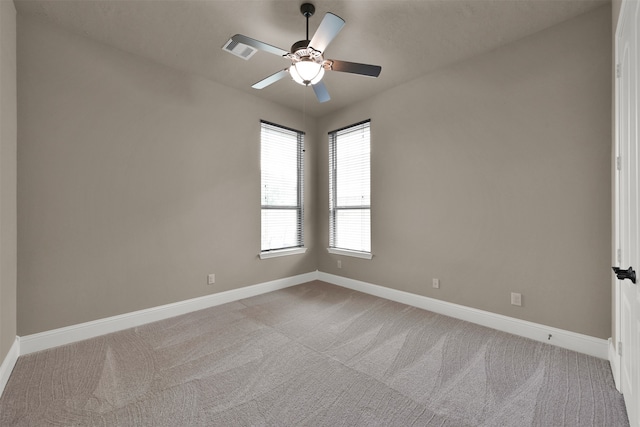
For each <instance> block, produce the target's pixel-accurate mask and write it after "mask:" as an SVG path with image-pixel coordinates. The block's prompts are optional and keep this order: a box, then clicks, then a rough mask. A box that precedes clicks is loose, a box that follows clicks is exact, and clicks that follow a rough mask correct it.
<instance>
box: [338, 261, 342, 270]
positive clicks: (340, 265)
mask: <svg viewBox="0 0 640 427" xmlns="http://www.w3.org/2000/svg"><path fill="white" fill-rule="evenodd" d="M338 268H342V260H341V259H339V260H338Z"/></svg>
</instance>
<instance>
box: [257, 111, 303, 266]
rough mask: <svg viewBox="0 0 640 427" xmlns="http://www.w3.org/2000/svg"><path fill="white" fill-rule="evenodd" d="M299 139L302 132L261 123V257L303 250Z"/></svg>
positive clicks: (300, 149) (301, 168) (301, 172)
mask: <svg viewBox="0 0 640 427" xmlns="http://www.w3.org/2000/svg"><path fill="white" fill-rule="evenodd" d="M303 137H304V134H303V133H302V132H299V131H296V130H293V129H288V128H285V127H282V126H278V125H274V124H272V123H267V122H265V121H261V131H260V172H261V183H262V191H261V197H260V198H261V206H262V214H261V216H262V238H261V247H260V249H261V253H260V257H261V258H269V257H271V256H280V255H288V254H291V253H303V252H304V251H305V249H304V248H302V246H303V245H304V240H303V208H302V207H303V194H302V193H303V191H302V190H303V182H302V179H303V164H304V162H303V158H302V153H303V151H304V150H303V144H304V141H303ZM274 251H277V252H274Z"/></svg>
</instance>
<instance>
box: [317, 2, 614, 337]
mask: <svg viewBox="0 0 640 427" xmlns="http://www.w3.org/2000/svg"><path fill="white" fill-rule="evenodd" d="M610 81H611V7H610V6H609V5H606V6H604V7H602V8H599V9H598V10H596V11H594V12H591V13H588V14H586V15H582V16H580V17H578V18H576V19H574V20H571V21H568V22H567V23H565V24H562V25H560V26H556V27H553V28H551V29H549V30H547V31H544V32H541V33H538V34H536V35H534V36H531V37H528V38H526V39H523V40H521V41H518V42H516V43H512V44H510V45H508V46H505V47H503V48H500V49H498V50H496V51H493V52H491V53H489V54H486V55H482V56H479V57H476V58H473V59H470V60H468V61H465V62H463V63H459V64H457V65H455V66H452V67H447V68H445V69H442V70H439V71H437V72H434V73H432V74H429V75H427V76H424V77H423V78H420V79H418V80H415V81H412V82H409V83H407V84H404V85H402V86H400V87H397V88H395V89H392V90H389V91H387V92H384V93H382V94H380V95H378V96H376V97H374V98H372V99H369V100H367V101H365V102H362V103H359V104H357V105H354V106H352V107H350V108H347V109H345V110H343V111H340V112H338V113H336V114H333V115H330V116H327V117H325V118H323V119H321V120H320V121H319V124H318V132H319V134H318V139H319V140H320V141H322V140H323V139H324V141H326V133H327V132H328V131H331V130H333V129H336V128H340V127H343V126H345V125H349V124H351V123H354V122H357V121H360V120H364V119H368V118H371V129H372V149H371V150H372V202H371V203H372V236H373V237H372V251H373V254H374V258H373V259H372V260H362V259H356V258H347V257H342V269H337V266H336V259H337V258H340V257H338V256H334V255H329V254H327V252H326V250H325V249H324V248H326V245H327V244H328V238H327V229H328V220H327V219H326V217H319V220H320V226H319V230H318V236H319V238H318V244H319V247H318V248H317V249H318V254H319V270H321V271H325V272H328V273H333V274H338V275H341V276H347V277H350V278H353V279H358V280H363V281H366V282H370V283H374V284H379V285H383V286H388V287H391V288H395V289H400V290H403V291H407V292H412V293H416V294H419V295H426V296H429V297H433V298H438V299H442V300H445V301H450V302H453V303H458V304H462V305H465V306H469V307H475V308H479V309H482V310H487V311H491V312H494V313H499V314H504V315H507V316H512V317H515V318H520V319H525V320H529V321H533V322H537V323H541V324H546V325H550V326H554V327H558V328H562V329H566V330H570V331H575V332H578V333H583V334H587V335H591V336H595V337H599V338H605V339H606V338H608V337H609V336H611V335H610V334H611V295H610V284H611V277H610V276H611V273H610V265H609V263H610V253H611V252H610V251H611V176H610V162H611V144H610V140H611V122H610V117H611V115H610V108H611V101H610V97H611V85H610ZM320 147H321V151H320V153H319V159H320V163H319V166H318V170H319V173H320V180H319V194H318V206H319V209H320V212H326V211H327V210H328V202H327V193H328V191H327V162H326V158H327V153H326V147H327V145H326V143H324V144H321V145H320ZM434 277H437V278H439V279H440V280H441V288H440V289H439V290H436V289H432V287H431V278H434ZM510 292H520V293H522V298H523V306H522V307H515V306H512V305H510Z"/></svg>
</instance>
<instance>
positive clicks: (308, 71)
mask: <svg viewBox="0 0 640 427" xmlns="http://www.w3.org/2000/svg"><path fill="white" fill-rule="evenodd" d="M289 74H291V77H292V78H293V80H294V81H295V82H296V83H299V84H301V85H303V86H308V85H310V84H312V85H313V84H316V83H318V82H319V81H320V80H322V77H323V76H324V68H322V64H318V63H317V62H315V61H310V60H306V61H305V60H302V61H298V62H296V63H295V64H293V65H292V66H291V67H289Z"/></svg>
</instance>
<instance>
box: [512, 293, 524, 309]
mask: <svg viewBox="0 0 640 427" xmlns="http://www.w3.org/2000/svg"><path fill="white" fill-rule="evenodd" d="M511 305H517V306H519V307H520V306H522V294H519V293H517V292H511Z"/></svg>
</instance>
